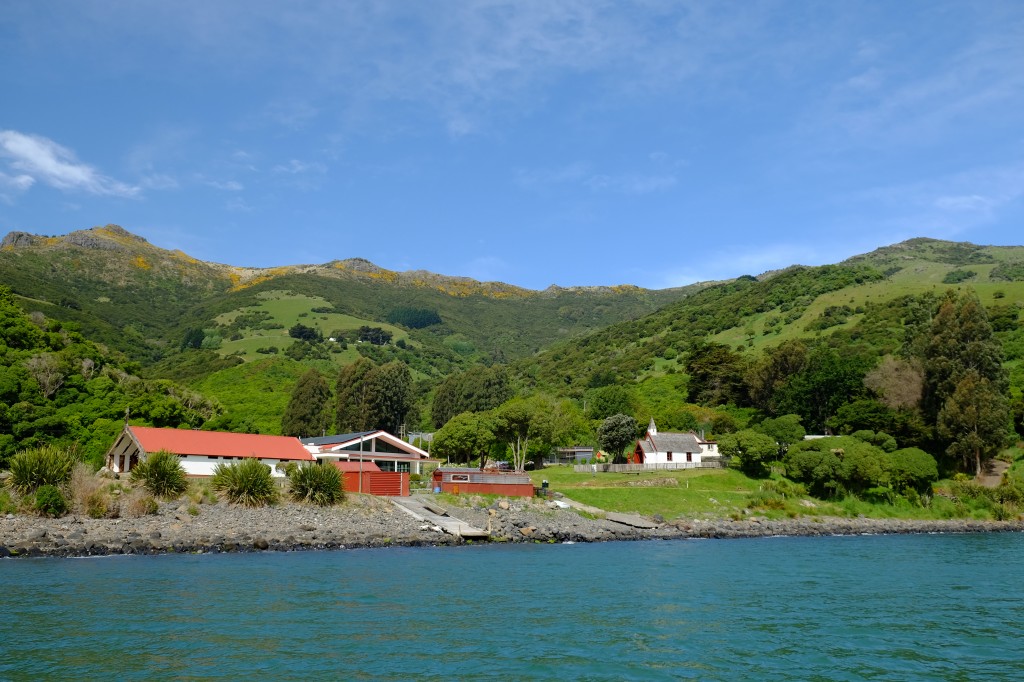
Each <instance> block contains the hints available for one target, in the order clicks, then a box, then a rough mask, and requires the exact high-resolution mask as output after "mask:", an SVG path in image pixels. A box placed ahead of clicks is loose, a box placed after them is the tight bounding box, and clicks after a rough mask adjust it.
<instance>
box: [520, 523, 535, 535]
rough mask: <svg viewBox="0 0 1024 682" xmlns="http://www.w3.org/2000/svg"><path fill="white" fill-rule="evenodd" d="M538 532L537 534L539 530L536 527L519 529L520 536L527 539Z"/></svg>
mask: <svg viewBox="0 0 1024 682" xmlns="http://www.w3.org/2000/svg"><path fill="white" fill-rule="evenodd" d="M536 532H537V529H536V528H535V527H534V526H527V527H525V528H520V529H519V533H520V535H522V536H523V537H527V538H528V537H530V536H531V535H533V534H534V533H536Z"/></svg>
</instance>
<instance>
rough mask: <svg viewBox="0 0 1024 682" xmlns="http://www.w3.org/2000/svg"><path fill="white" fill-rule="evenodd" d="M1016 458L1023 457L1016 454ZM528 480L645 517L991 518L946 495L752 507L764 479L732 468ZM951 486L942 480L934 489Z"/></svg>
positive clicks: (556, 472) (558, 474)
mask: <svg viewBox="0 0 1024 682" xmlns="http://www.w3.org/2000/svg"><path fill="white" fill-rule="evenodd" d="M1017 454H1021V452H1020V451H1017ZM1022 468H1024V462H1022V461H1021V460H1019V459H1018V460H1017V461H1016V462H1015V464H1014V467H1013V469H1012V470H1011V471H1012V472H1013V473H1012V474H1011V475H1012V476H1015V477H1018V478H1024V473H1021V472H1022ZM530 478H531V479H532V480H533V484H534V485H535V486H540V485H541V482H542V481H544V480H547V481H548V483H549V486H550V488H551V489H552V490H554V491H557V492H561V493H563V494H564V495H565V496H566V497H568V498H570V499H572V500H576V501H577V502H582V503H584V504H588V505H591V506H593V507H597V508H599V509H603V510H604V511H614V512H623V513H630V512H634V513H638V514H643V515H647V516H651V515H654V514H660V515H661V516H663V517H664V518H665V519H668V520H671V519H676V518H725V517H737V515H740V514H743V513H744V512H745V511H746V512H747V513H753V514H756V515H759V516H766V517H768V518H783V517H795V516H807V517H811V518H814V517H822V516H839V517H855V516H859V515H863V516H866V517H869V518H905V519H950V518H974V519H989V518H991V514H990V513H989V511H988V510H987V509H986V508H984V506H983V505H977V504H975V505H971V504H967V505H957V504H956V503H954V502H953V501H951V500H949V499H948V498H946V497H940V496H935V497H934V498H932V501H931V504H930V506H929V507H927V508H925V507H917V506H913V505H911V504H909V503H906V502H901V503H899V504H897V505H891V504H885V503H871V502H866V501H863V500H858V499H855V498H847V499H845V500H839V501H829V502H823V501H821V500H816V499H814V498H811V497H808V496H803V497H801V498H790V499H787V500H785V504H784V505H783V506H781V507H780V508H764V507H758V506H756V505H753V506H752V505H751V502H752V498H753V497H755V496H756V495H757V494H758V492H759V491H760V489H761V487H762V485H763V484H764V481H761V480H757V479H752V478H749V477H747V476H745V475H743V474H742V473H740V472H738V471H734V470H732V469H691V470H683V471H657V472H645V473H641V474H639V475H636V474H603V473H602V474H597V475H594V474H590V473H576V472H575V471H573V469H572V467H570V466H555V467H547V468H545V469H542V470H539V471H534V472H531V473H530ZM665 479H674V480H676V481H677V482H678V484H677V485H662V486H652V487H647V486H637V485H633V486H627V485H626V484H628V483H633V484H636V483H639V482H641V481H644V480H648V481H655V480H665ZM943 487H948V482H943V481H940V482H939V483H937V484H936V488H943Z"/></svg>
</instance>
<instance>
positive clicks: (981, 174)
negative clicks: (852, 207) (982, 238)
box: [852, 163, 1024, 237]
mask: <svg viewBox="0 0 1024 682" xmlns="http://www.w3.org/2000/svg"><path fill="white" fill-rule="evenodd" d="M852 199H853V200H854V201H855V202H859V203H862V204H864V205H866V206H868V207H874V208H880V209H881V210H882V211H883V212H884V213H885V214H886V215H888V216H890V217H889V218H888V219H887V221H888V223H889V226H890V227H893V228H897V229H902V230H903V231H905V232H907V233H908V234H928V235H931V236H935V237H954V236H957V235H961V234H963V233H965V232H968V231H970V230H971V229H973V228H977V227H980V226H982V225H985V224H987V223H989V222H991V221H994V220H998V219H999V218H1000V216H1001V215H1002V214H1003V213H1004V212H1006V211H1009V210H1011V209H1012V207H1014V206H1018V205H1019V204H1020V203H1021V202H1022V200H1024V163H1016V164H1008V165H1004V166H991V167H983V168H975V169H970V170H967V171H963V172H960V173H955V174H952V175H948V176H941V177H937V178H932V179H928V180H924V181H920V182H913V183H907V184H902V185H893V186H888V187H876V188H873V189H870V190H867V191H865V192H862V193H860V194H858V195H857V196H855V197H852Z"/></svg>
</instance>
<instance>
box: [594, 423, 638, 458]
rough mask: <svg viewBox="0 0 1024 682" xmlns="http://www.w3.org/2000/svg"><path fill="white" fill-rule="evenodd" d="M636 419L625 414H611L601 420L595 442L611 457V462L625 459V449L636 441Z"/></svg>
mask: <svg viewBox="0 0 1024 682" xmlns="http://www.w3.org/2000/svg"><path fill="white" fill-rule="evenodd" d="M637 430H638V429H637V424H636V420H635V419H633V418H632V417H630V416H628V415H625V414H613V415H612V416H610V417H608V418H607V419H605V420H604V421H603V422H601V426H599V427H598V429H597V443H598V445H599V446H600V447H601V449H602V450H604V451H605V452H607V453H608V454H609V455H611V457H612V462H613V463H621V462H624V461H625V460H626V458H625V457H624V456H623V452H624V451H625V449H626V448H627V447H628V446H629V445H631V444H633V443H635V442H636V438H637Z"/></svg>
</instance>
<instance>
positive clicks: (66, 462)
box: [8, 445, 78, 495]
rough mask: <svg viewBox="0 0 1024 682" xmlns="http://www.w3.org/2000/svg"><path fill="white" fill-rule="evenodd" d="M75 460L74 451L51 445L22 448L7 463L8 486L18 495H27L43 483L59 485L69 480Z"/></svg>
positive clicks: (76, 459) (76, 458)
mask: <svg viewBox="0 0 1024 682" xmlns="http://www.w3.org/2000/svg"><path fill="white" fill-rule="evenodd" d="M77 461H78V457H76V456H75V453H74V452H72V451H70V450H65V449H63V448H59V447H56V446H53V445H43V446H40V447H37V448H32V449H30V450H24V451H22V452H19V453H18V454H16V455H15V456H14V457H12V458H11V460H10V462H9V463H8V464H9V466H10V468H11V478H10V486H11V487H12V488H13V489H14V490H15V491H17V493H18V494H19V495H27V494H29V493H31V492H32V491H34V490H36V489H37V488H41V487H42V486H44V485H51V486H55V487H60V486H62V485H64V484H65V483H67V482H68V481H69V480H71V471H72V470H73V469H74V468H75V463H76V462H77Z"/></svg>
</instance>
